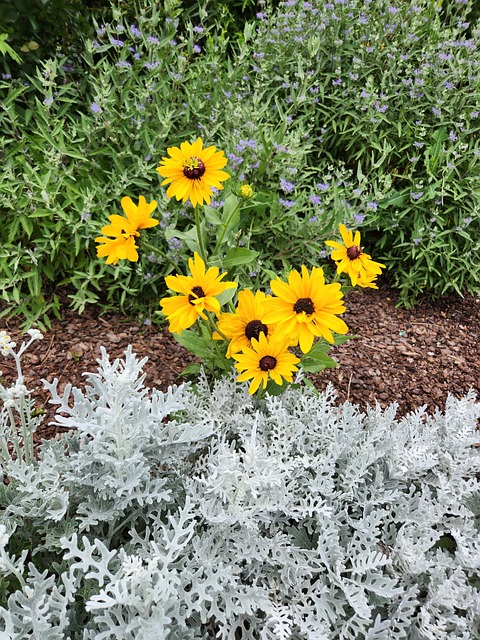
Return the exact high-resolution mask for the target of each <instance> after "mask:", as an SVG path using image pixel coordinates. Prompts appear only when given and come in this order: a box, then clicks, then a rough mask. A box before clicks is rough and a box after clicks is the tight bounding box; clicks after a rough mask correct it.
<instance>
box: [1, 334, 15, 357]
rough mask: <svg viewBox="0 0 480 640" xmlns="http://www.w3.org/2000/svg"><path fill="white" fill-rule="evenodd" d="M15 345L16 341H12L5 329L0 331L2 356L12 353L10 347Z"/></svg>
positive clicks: (12, 347)
mask: <svg viewBox="0 0 480 640" xmlns="http://www.w3.org/2000/svg"><path fill="white" fill-rule="evenodd" d="M15 347H16V343H15V342H13V341H12V339H11V338H10V336H9V335H8V334H7V332H6V331H0V352H1V354H2V356H8V355H9V354H10V353H12V349H14V348H15Z"/></svg>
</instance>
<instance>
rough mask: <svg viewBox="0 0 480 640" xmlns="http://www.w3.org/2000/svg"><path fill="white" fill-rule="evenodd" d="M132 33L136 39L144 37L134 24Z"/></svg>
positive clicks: (131, 29)
mask: <svg viewBox="0 0 480 640" xmlns="http://www.w3.org/2000/svg"><path fill="white" fill-rule="evenodd" d="M130 33H131V34H132V36H133V37H134V38H141V37H142V32H141V31H140V29H139V28H138V27H136V26H135V25H134V24H132V25H130Z"/></svg>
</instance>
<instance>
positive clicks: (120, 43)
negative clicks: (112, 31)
mask: <svg viewBox="0 0 480 640" xmlns="http://www.w3.org/2000/svg"><path fill="white" fill-rule="evenodd" d="M110 43H111V44H113V46H114V47H123V45H124V44H125V43H124V42H123V40H117V39H116V38H110Z"/></svg>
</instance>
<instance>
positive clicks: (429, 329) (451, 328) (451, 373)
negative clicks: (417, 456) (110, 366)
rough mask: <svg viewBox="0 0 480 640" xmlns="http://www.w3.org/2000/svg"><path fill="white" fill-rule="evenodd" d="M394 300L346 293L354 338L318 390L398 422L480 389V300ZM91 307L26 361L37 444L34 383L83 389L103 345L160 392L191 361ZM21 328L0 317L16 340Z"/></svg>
mask: <svg viewBox="0 0 480 640" xmlns="http://www.w3.org/2000/svg"><path fill="white" fill-rule="evenodd" d="M397 301H398V299H397V296H396V294H395V292H394V291H392V290H390V289H389V288H388V287H386V286H382V287H381V288H380V289H379V290H373V289H367V290H356V289H354V290H351V291H350V292H349V293H348V294H347V298H346V306H347V311H346V313H345V314H344V316H343V318H344V320H345V321H346V323H347V325H348V326H349V329H350V333H351V334H352V335H356V336H358V338H355V339H352V340H349V341H347V342H346V343H345V344H343V345H340V346H337V347H334V348H333V349H332V350H331V352H330V355H332V357H334V358H335V359H336V360H337V362H338V363H339V364H340V366H339V367H336V368H335V369H328V370H325V371H323V372H321V373H319V374H316V375H314V376H312V379H313V381H314V384H315V386H316V387H317V388H318V389H320V390H322V389H324V388H325V387H326V386H327V384H328V382H331V383H332V384H333V385H334V387H335V389H336V391H337V398H338V402H343V401H345V400H347V399H348V400H349V401H350V402H352V403H354V404H358V405H359V406H360V408H361V409H365V408H366V406H367V405H368V404H370V405H374V404H375V403H376V402H379V403H380V405H381V406H382V407H385V406H387V405H389V404H391V403H392V402H394V401H396V402H397V403H398V413H397V415H398V416H402V415H405V414H406V413H408V412H410V411H413V410H415V409H417V408H418V407H421V406H422V405H426V406H427V410H428V412H430V413H432V412H433V411H434V409H435V407H439V408H440V409H443V407H444V405H445V400H446V398H447V395H448V393H452V394H453V395H455V396H457V397H461V396H464V395H465V394H466V393H467V392H468V391H469V389H474V390H475V391H476V393H477V394H478V391H479V388H480V298H479V297H472V296H466V297H465V298H460V297H456V296H451V297H448V298H444V299H442V300H438V301H436V302H431V303H429V302H425V303H423V304H421V305H419V306H417V307H416V308H414V309H411V310H407V309H405V308H402V307H398V306H397ZM99 313H100V310H99V309H97V308H95V307H90V308H88V309H87V310H86V312H85V313H84V314H82V315H80V316H79V315H77V314H75V313H73V312H72V311H71V310H68V309H65V310H64V315H63V319H62V320H56V319H54V320H52V328H51V330H50V331H48V332H47V333H46V334H45V337H44V340H42V341H39V342H36V343H34V345H33V346H32V347H31V349H30V351H28V352H27V353H25V355H24V365H23V366H24V375H25V384H26V385H27V387H28V388H29V389H31V390H32V391H33V397H34V398H35V400H36V403H37V408H38V409H43V410H45V412H46V413H45V419H44V421H43V424H42V425H41V427H40V429H39V432H38V434H37V436H38V439H39V440H40V439H41V438H49V437H53V436H54V435H55V433H57V432H58V427H55V426H53V425H51V424H49V423H51V422H52V421H53V419H54V418H53V417H54V407H52V406H51V405H49V404H48V394H47V392H46V391H45V390H44V389H43V386H42V383H41V382H40V380H41V378H45V379H47V380H48V381H52V380H53V379H54V378H58V379H59V381H60V385H59V386H60V389H63V387H64V386H65V384H66V383H68V382H71V383H72V384H73V385H74V386H77V387H80V388H83V386H84V383H85V379H84V376H82V374H83V373H84V372H86V371H96V370H97V362H96V360H97V358H99V357H100V346H101V345H103V346H105V348H106V349H107V351H108V353H109V354H110V357H111V358H112V359H113V358H116V357H122V356H123V353H124V351H125V349H126V348H127V346H128V345H129V344H131V345H132V346H133V350H134V352H135V353H136V354H137V355H138V356H141V357H144V356H148V362H147V363H146V365H145V368H144V371H145V373H146V374H147V377H146V384H147V385H148V386H150V387H156V388H158V389H161V390H163V391H164V390H166V389H167V387H168V386H169V385H171V384H174V383H178V382H180V381H181V380H180V379H179V375H180V372H181V371H182V370H183V369H184V367H185V366H186V365H187V364H188V363H190V362H192V360H193V359H192V357H191V355H190V354H189V353H188V352H186V351H185V350H184V349H183V347H181V346H180V345H179V344H178V343H176V342H175V340H174V339H173V338H172V336H171V334H170V333H169V332H168V330H167V328H166V327H163V328H159V327H157V326H155V325H145V324H141V323H139V322H136V321H135V320H128V319H126V318H125V317H124V316H122V315H121V314H117V313H106V314H105V315H103V316H101V315H99ZM19 324H20V322H19V321H15V320H9V321H5V320H1V319H0V329H5V330H7V331H8V332H9V334H10V335H11V337H12V338H13V339H14V340H15V341H16V342H17V344H18V343H19V342H21V334H20V332H19V331H18V326H19ZM0 369H1V370H2V372H3V376H2V383H3V384H4V385H8V384H9V383H10V382H11V381H12V380H13V379H14V373H15V367H14V363H13V360H12V359H11V358H4V357H0Z"/></svg>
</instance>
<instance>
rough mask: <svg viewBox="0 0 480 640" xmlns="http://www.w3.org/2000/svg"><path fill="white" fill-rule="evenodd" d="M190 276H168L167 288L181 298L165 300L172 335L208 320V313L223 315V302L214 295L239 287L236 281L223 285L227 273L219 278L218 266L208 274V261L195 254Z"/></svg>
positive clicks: (190, 266) (165, 309)
mask: <svg viewBox="0 0 480 640" xmlns="http://www.w3.org/2000/svg"><path fill="white" fill-rule="evenodd" d="M188 266H189V269H190V273H191V274H192V275H190V276H166V278H165V282H166V283H167V287H168V288H169V289H171V290H172V291H177V292H178V293H180V294H181V295H179V296H172V297H170V298H163V299H162V300H160V306H161V307H162V311H163V313H164V314H165V315H166V316H167V318H168V320H169V322H170V325H169V329H170V331H171V332H172V333H178V334H179V335H180V334H181V333H182V331H183V330H184V329H188V328H189V327H191V326H192V324H194V323H195V321H196V320H197V318H198V317H199V316H200V317H202V318H206V316H205V311H212V312H213V313H215V314H216V315H217V316H218V315H219V313H220V303H219V302H218V300H217V299H216V297H215V296H218V295H220V294H221V293H222V292H223V291H225V290H226V289H232V288H233V287H236V286H237V283H236V282H221V280H222V278H224V277H225V276H226V275H227V274H226V273H222V274H220V275H219V269H218V267H210V268H209V269H208V271H205V262H204V261H203V260H202V258H201V257H200V256H199V255H198V253H197V252H196V251H195V253H194V258H193V260H192V258H190V259H189V261H188Z"/></svg>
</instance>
